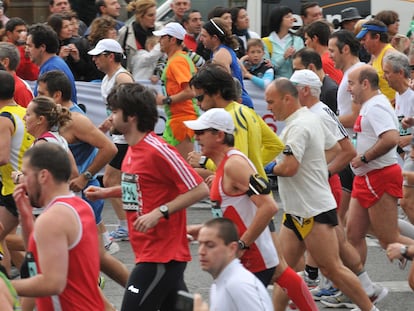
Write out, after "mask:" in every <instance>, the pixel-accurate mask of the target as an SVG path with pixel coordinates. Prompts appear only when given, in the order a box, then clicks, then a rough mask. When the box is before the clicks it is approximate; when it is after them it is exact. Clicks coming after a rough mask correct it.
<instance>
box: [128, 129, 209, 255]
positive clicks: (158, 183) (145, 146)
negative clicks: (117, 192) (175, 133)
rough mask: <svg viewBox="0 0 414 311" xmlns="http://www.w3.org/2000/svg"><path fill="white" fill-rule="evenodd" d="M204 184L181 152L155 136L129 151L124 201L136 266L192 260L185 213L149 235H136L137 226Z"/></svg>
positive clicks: (161, 222)
mask: <svg viewBox="0 0 414 311" xmlns="http://www.w3.org/2000/svg"><path fill="white" fill-rule="evenodd" d="M202 181H203V180H202V178H201V177H200V176H199V175H198V174H197V173H196V172H195V170H194V169H193V168H192V167H191V166H190V165H189V164H188V163H187V162H186V161H185V160H184V159H183V158H182V157H181V155H180V154H179V153H178V152H177V150H176V149H175V148H174V147H172V146H170V145H168V144H167V143H166V142H165V141H164V140H163V139H162V138H160V137H158V136H157V135H156V134H155V133H154V132H151V133H148V134H147V135H146V136H145V137H144V138H143V139H142V140H141V141H139V142H138V143H137V144H136V145H134V146H130V147H129V148H128V151H127V153H126V155H125V158H124V161H123V162H122V181H121V185H122V201H123V206H124V209H125V210H126V213H127V219H128V228H129V238H130V242H131V246H132V249H133V251H134V254H135V261H136V263H140V262H159V263H167V262H169V261H171V260H175V261H181V262H187V261H190V260H191V255H190V251H189V247H188V241H187V229H186V224H187V216H186V210H185V209H182V210H180V211H178V212H175V213H173V214H170V215H169V219H168V220H167V219H165V218H161V219H160V220H159V222H158V224H157V225H156V226H155V227H154V228H151V229H150V230H148V231H147V232H146V233H143V232H138V231H136V230H135V229H134V228H133V223H134V221H135V220H136V219H137V215H143V214H147V213H149V212H151V211H152V210H154V209H157V208H159V207H160V206H161V205H163V204H166V203H168V202H170V201H171V200H173V199H175V198H176V197H177V196H178V195H180V194H183V193H186V192H188V191H189V190H191V189H193V188H195V187H197V186H198V185H199V184H200V183H201V182H202Z"/></svg>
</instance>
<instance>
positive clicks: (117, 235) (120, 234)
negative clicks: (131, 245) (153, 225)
mask: <svg viewBox="0 0 414 311" xmlns="http://www.w3.org/2000/svg"><path fill="white" fill-rule="evenodd" d="M109 238H110V239H111V241H115V242H120V241H129V235H128V229H127V228H125V227H123V226H118V228H116V230H115V231H111V232H110V233H109Z"/></svg>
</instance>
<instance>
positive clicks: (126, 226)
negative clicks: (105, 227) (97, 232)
mask: <svg viewBox="0 0 414 311" xmlns="http://www.w3.org/2000/svg"><path fill="white" fill-rule="evenodd" d="M119 226H120V227H123V228H125V229H127V230H128V225H127V221H126V219H124V220H120V221H119Z"/></svg>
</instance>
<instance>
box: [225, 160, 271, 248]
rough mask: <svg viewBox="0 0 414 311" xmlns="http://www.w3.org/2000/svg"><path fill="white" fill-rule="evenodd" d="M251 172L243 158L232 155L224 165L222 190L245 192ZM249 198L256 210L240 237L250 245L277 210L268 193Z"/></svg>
mask: <svg viewBox="0 0 414 311" xmlns="http://www.w3.org/2000/svg"><path fill="white" fill-rule="evenodd" d="M253 174H255V171H254V170H253V168H251V167H250V165H249V164H248V163H247V161H246V160H245V159H244V158H242V157H239V156H232V157H231V158H230V159H229V160H227V162H226V165H225V166H224V177H223V186H224V190H225V191H226V192H228V193H233V192H235V191H237V192H239V193H246V191H247V190H249V182H250V176H251V175H253ZM250 199H251V200H252V201H253V203H254V204H255V205H256V207H257V212H256V215H255V216H254V218H253V220H252V223H251V224H250V226H249V227H248V228H247V230H246V231H245V232H244V233H243V235H242V236H241V237H240V239H241V240H242V241H244V242H245V243H246V245H251V244H253V243H254V242H255V241H256V240H257V238H258V237H259V235H260V234H261V233H262V232H263V231H264V230H265V229H266V227H267V226H268V225H269V222H270V220H271V219H272V217H273V216H274V215H275V214H276V212H277V211H278V208H277V205H276V202H275V200H273V198H272V196H271V195H269V194H260V195H252V196H251V197H250Z"/></svg>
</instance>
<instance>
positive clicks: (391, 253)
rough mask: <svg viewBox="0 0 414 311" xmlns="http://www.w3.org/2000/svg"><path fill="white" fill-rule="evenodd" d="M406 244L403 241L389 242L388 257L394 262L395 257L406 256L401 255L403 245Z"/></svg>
mask: <svg viewBox="0 0 414 311" xmlns="http://www.w3.org/2000/svg"><path fill="white" fill-rule="evenodd" d="M403 246H404V244H401V243H391V244H388V247H387V257H388V259H389V260H390V261H391V262H392V261H393V260H394V259H402V258H404V257H403V256H402V255H401V247H403Z"/></svg>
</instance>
